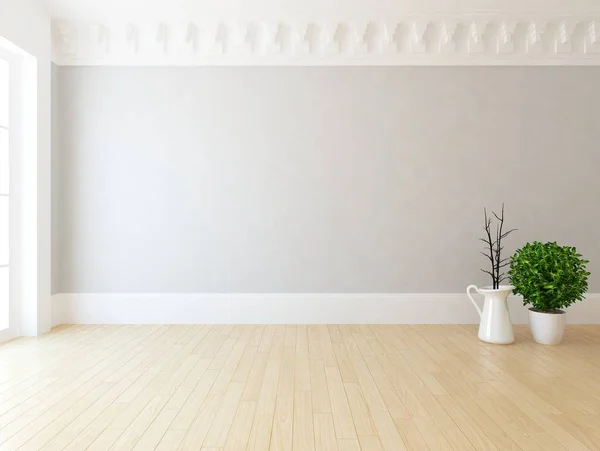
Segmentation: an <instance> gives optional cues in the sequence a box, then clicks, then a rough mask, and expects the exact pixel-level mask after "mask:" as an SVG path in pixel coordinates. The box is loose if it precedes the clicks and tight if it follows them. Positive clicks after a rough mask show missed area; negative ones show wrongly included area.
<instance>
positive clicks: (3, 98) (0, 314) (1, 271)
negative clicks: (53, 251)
mask: <svg viewBox="0 0 600 451" xmlns="http://www.w3.org/2000/svg"><path fill="white" fill-rule="evenodd" d="M9 72H10V66H9V63H8V62H7V61H6V60H4V59H2V58H0V331H1V330H5V329H8V327H9V313H10V306H9V277H8V274H9V202H10V197H9V155H8V150H9V149H8V145H9V142H8V134H9V120H8V118H9V90H10V85H9V83H10V77H9Z"/></svg>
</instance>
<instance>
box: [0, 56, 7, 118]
mask: <svg viewBox="0 0 600 451" xmlns="http://www.w3.org/2000/svg"><path fill="white" fill-rule="evenodd" d="M8 73H9V66H8V62H7V61H6V60H3V59H1V58H0V126H4V127H8Z"/></svg>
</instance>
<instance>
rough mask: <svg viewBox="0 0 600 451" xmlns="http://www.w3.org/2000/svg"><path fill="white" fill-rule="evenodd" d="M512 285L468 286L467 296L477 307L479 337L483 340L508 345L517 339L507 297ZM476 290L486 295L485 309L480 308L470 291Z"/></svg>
mask: <svg viewBox="0 0 600 451" xmlns="http://www.w3.org/2000/svg"><path fill="white" fill-rule="evenodd" d="M513 289H514V287H513V286H511V285H500V287H499V288H497V289H493V288H491V287H484V288H478V287H476V286H475V285H469V286H468V287H467V296H469V299H471V302H472V303H473V305H474V306H475V308H476V309H477V313H479V317H480V318H481V322H480V323H479V333H478V337H479V339H480V340H481V341H485V342H487V343H494V344H497V345H507V344H510V343H512V342H513V341H515V335H514V333H513V328H512V323H511V322H510V313H509V311H508V303H507V298H508V295H509V294H510V293H512V290H513ZM471 290H475V291H476V292H477V293H479V294H482V295H483V296H484V302H483V310H482V309H481V308H479V305H477V302H475V299H473V297H472V296H471V293H470V291H471Z"/></svg>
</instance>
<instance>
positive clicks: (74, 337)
mask: <svg viewBox="0 0 600 451" xmlns="http://www.w3.org/2000/svg"><path fill="white" fill-rule="evenodd" d="M516 331H517V336H518V339H517V342H516V343H515V344H514V345H511V346H494V345H489V344H485V343H482V342H480V341H478V340H477V337H476V327H475V326H160V325H159V326H62V327H60V328H57V329H55V330H54V331H53V332H51V333H49V334H47V335H45V336H43V337H41V338H38V339H33V338H25V339H19V340H16V341H13V342H10V343H6V344H4V345H2V346H0V451H4V450H20V451H34V450H39V449H44V450H63V449H65V450H73V451H83V450H99V451H105V450H109V449H110V450H136V451H137V450H141V451H149V450H160V451H166V450H202V451H275V450H278V451H286V450H289V451H305V450H307V451H336V450H339V451H361V450H362V451H382V450H385V451H400V450H405V449H410V450H419V451H420V450H427V449H431V450H438V449H445V450H448V449H453V450H513V449H517V450H518V449H522V450H600V377H599V376H600V326H572V327H569V328H568V330H567V336H566V340H565V342H564V343H563V344H562V345H560V346H556V347H545V346H541V345H537V344H535V343H533V342H532V341H531V339H530V335H529V333H528V330H527V327H526V326H517V327H516Z"/></svg>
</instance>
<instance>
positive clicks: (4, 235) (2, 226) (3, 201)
mask: <svg viewBox="0 0 600 451" xmlns="http://www.w3.org/2000/svg"><path fill="white" fill-rule="evenodd" d="M0 265H8V197H7V196H0Z"/></svg>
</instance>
